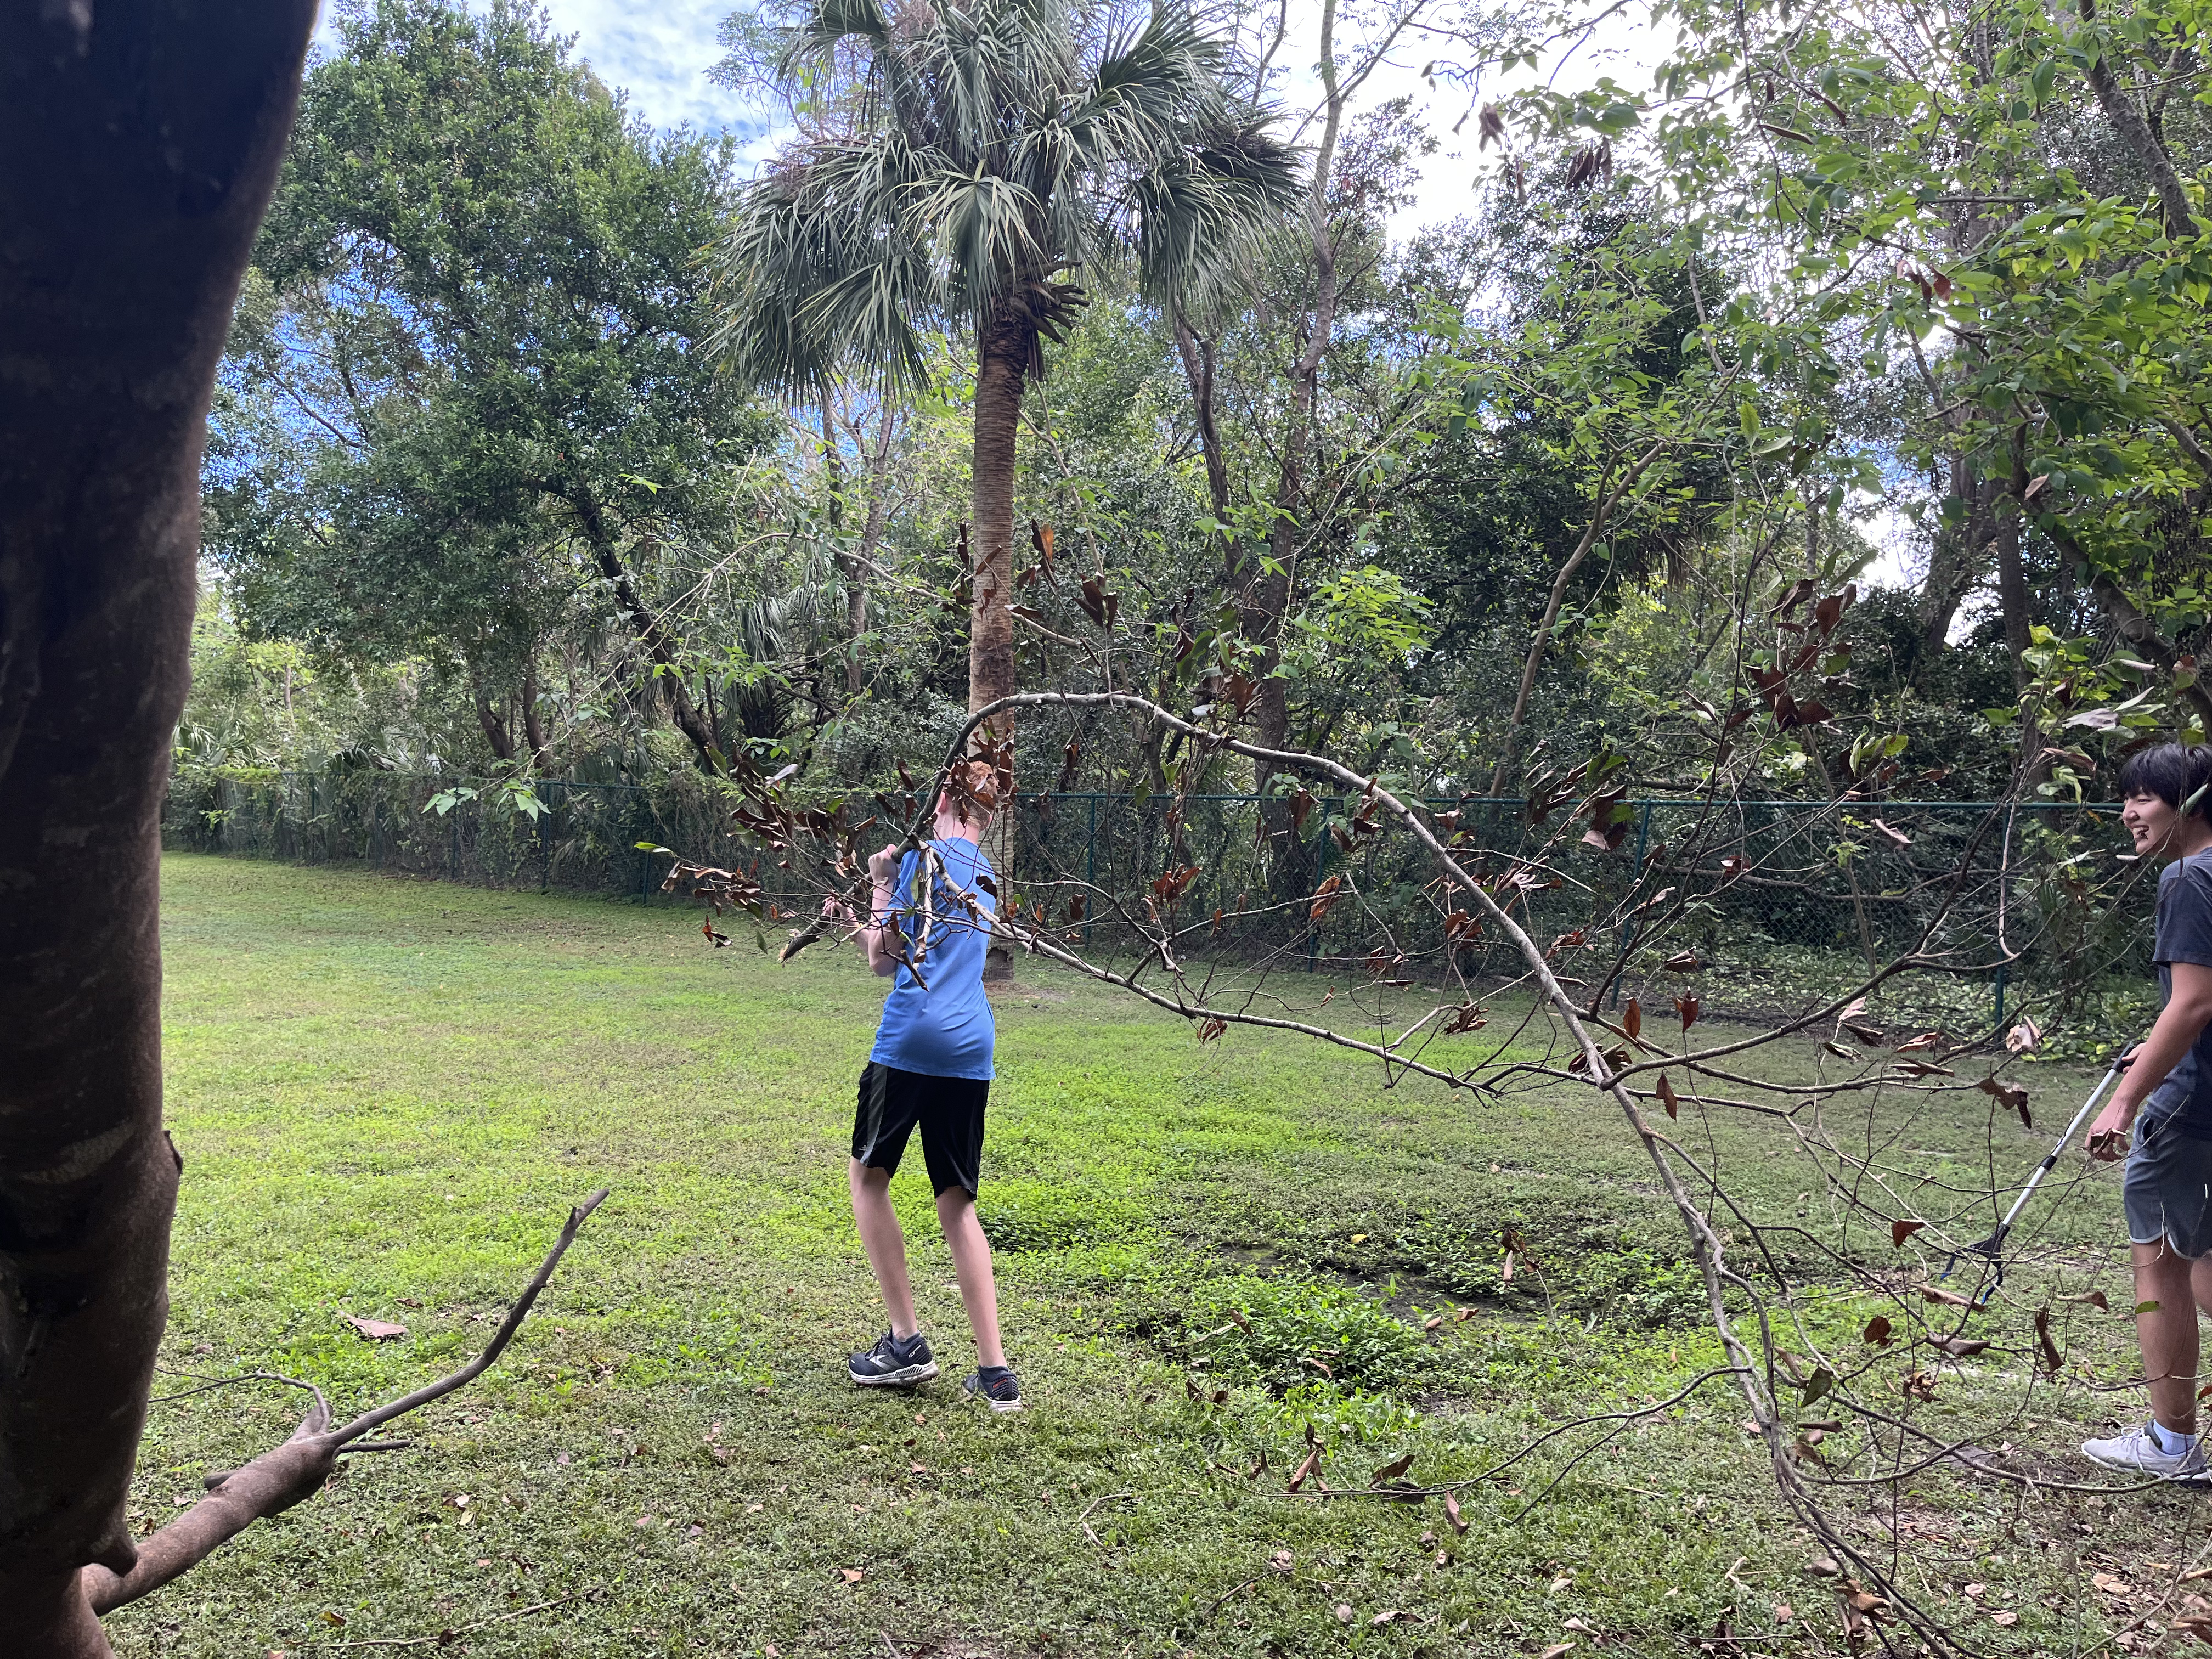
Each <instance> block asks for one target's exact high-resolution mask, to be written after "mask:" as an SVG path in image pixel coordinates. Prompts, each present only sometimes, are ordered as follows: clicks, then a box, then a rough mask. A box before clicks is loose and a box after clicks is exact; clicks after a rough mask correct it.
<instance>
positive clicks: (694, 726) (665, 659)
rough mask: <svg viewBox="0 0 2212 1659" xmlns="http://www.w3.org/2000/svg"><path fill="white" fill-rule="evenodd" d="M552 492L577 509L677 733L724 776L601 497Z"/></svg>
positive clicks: (708, 725) (708, 726) (570, 489)
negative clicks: (652, 671)
mask: <svg viewBox="0 0 2212 1659" xmlns="http://www.w3.org/2000/svg"><path fill="white" fill-rule="evenodd" d="M547 489H548V492H549V493H550V494H553V495H558V496H560V497H561V499H562V500H563V501H567V502H568V505H569V506H570V507H573V508H574V510H575V513H576V522H577V523H578V525H579V526H581V527H582V529H583V532H584V540H585V542H586V544H588V545H589V546H590V548H591V550H592V557H593V559H594V560H596V561H597V562H598V564H599V574H600V575H602V576H604V577H605V579H606V583H607V586H608V587H609V588H611V590H613V592H614V597H615V605H616V607H617V609H618V610H620V611H621V612H622V613H623V620H624V621H625V622H627V623H629V628H630V632H631V633H632V634H633V635H635V636H636V638H637V642H638V643H639V644H640V645H641V646H643V647H645V650H646V654H647V656H649V657H651V658H652V659H653V667H654V668H655V669H656V670H657V671H658V672H657V673H656V674H655V676H654V678H655V680H656V681H657V682H658V684H659V686H660V690H661V693H662V695H663V696H665V698H666V699H667V702H668V717H669V718H670V719H671V720H674V721H675V722H676V729H677V730H678V731H679V732H682V733H683V734H684V737H685V738H689V739H690V744H691V747H692V750H693V751H694V752H695V753H696V755H697V757H698V760H699V769H700V770H701V771H702V772H708V773H714V774H725V773H727V772H728V771H729V770H730V769H731V767H730V762H729V758H728V757H727V756H726V755H725V754H724V753H723V751H722V746H721V744H720V743H719V742H718V741H717V740H716V738H715V736H714V725H713V723H712V722H711V721H709V720H708V718H707V717H706V716H705V715H704V714H701V713H700V712H699V705H698V704H696V703H695V702H692V701H691V694H690V692H689V691H687V690H684V676H683V674H682V673H681V672H680V671H678V668H677V665H676V652H675V647H674V646H673V645H672V644H671V641H670V640H669V638H668V634H667V630H666V629H663V628H662V627H661V625H660V619H659V617H655V616H654V615H653V612H652V611H650V610H648V609H647V606H646V603H645V599H644V596H643V595H641V593H640V592H638V591H637V582H636V580H635V578H633V577H632V576H631V574H629V567H628V566H626V565H625V564H623V562H622V555H621V554H620V553H619V552H617V550H616V549H615V538H614V533H613V531H612V529H611V526H609V525H608V523H607V520H606V513H605V511H604V509H602V508H601V507H600V506H599V499H598V497H596V496H594V495H592V492H591V491H590V490H588V489H585V488H583V487H582V486H581V485H579V484H570V483H566V482H565V481H560V480H556V481H554V482H551V483H549V484H548V485H547Z"/></svg>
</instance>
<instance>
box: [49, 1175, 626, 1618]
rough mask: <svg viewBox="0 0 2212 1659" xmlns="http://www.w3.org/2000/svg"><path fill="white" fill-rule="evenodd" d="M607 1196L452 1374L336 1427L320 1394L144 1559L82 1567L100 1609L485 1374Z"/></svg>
mask: <svg viewBox="0 0 2212 1659" xmlns="http://www.w3.org/2000/svg"><path fill="white" fill-rule="evenodd" d="M606 1195H607V1189H606V1188H604V1187H602V1188H600V1189H599V1191H598V1192H595V1193H593V1194H592V1195H591V1196H590V1197H589V1198H587V1199H586V1200H584V1201H583V1202H582V1203H581V1204H580V1205H578V1206H576V1207H575V1208H574V1209H572V1210H570V1211H569V1212H568V1223H567V1225H564V1226H563V1227H562V1229H561V1236H560V1237H558V1238H556V1239H555V1240H554V1241H553V1248H552V1249H550V1250H548V1251H547V1252H546V1253H545V1259H544V1261H541V1262H539V1263H538V1271H537V1273H535V1274H533V1275H532V1278H531V1280H530V1283H529V1284H528V1285H526V1286H524V1288H523V1291H522V1294H521V1295H520V1296H519V1297H516V1298H515V1301H514V1305H513V1307H511V1308H509V1309H508V1310H507V1317H506V1319H504V1320H503V1321H501V1324H500V1328H499V1330H498V1332H497V1333H496V1334H495V1335H494V1336H493V1337H492V1340H490V1341H489V1343H487V1344H485V1346H484V1349H483V1352H481V1353H479V1354H478V1355H477V1357H476V1358H474V1359H471V1361H470V1362H469V1363H468V1364H465V1365H464V1366H462V1367H461V1368H460V1370H457V1371H454V1372H453V1373H452V1374H451V1375H450V1376H442V1377H441V1378H439V1379H438V1380H437V1381H436V1382H435V1383H428V1384H426V1385H425V1386H423V1387H422V1388H419V1389H416V1390H415V1391H414V1392H413V1393H412V1394H410V1395H403V1396H402V1397H401V1398H399V1399H398V1400H395V1401H392V1402H391V1403H390V1404H389V1405H385V1406H379V1407H377V1408H376V1409H375V1410H374V1411H370V1412H364V1413H362V1414H361V1415H360V1416H359V1417H356V1418H355V1419H353V1420H352V1421H351V1422H350V1423H347V1424H345V1425H343V1426H341V1427H338V1428H335V1429H334V1428H332V1427H331V1408H330V1405H329V1402H328V1401H325V1400H324V1399H323V1398H322V1396H321V1395H320V1394H319V1393H318V1394H317V1395H316V1397H315V1404H314V1407H313V1410H311V1411H309V1412H308V1413H307V1416H306V1417H305V1418H304V1419H302V1420H301V1424H300V1426H299V1427H298V1428H296V1429H295V1430H293V1431H292V1433H291V1436H290V1437H289V1438H288V1439H287V1440H286V1441H285V1442H284V1443H283V1444H282V1445H279V1446H274V1447H271V1448H270V1449H269V1450H267V1451H265V1452H264V1453H262V1454H261V1455H260V1456H258V1457H257V1458H255V1459H254V1460H253V1461H252V1462H250V1463H248V1464H246V1466H245V1467H244V1468H239V1469H232V1470H229V1471H227V1472H225V1473H223V1474H217V1475H211V1476H210V1477H209V1480H208V1484H209V1486H210V1487H212V1488H213V1490H212V1491H210V1492H209V1493H208V1495H207V1496H206V1497H205V1498H202V1499H201V1500H200V1501H199V1502H198V1503H197V1504H193V1505H192V1506H191V1508H190V1509H188V1510H185V1512H184V1513H183V1514H182V1515H180V1516H178V1517H177V1518H176V1519H175V1520H174V1521H172V1522H170V1523H169V1524H168V1525H167V1526H166V1527H163V1528H161V1530H160V1531H158V1532H156V1533H155V1534H152V1535H151V1536H149V1537H147V1538H143V1539H141V1540H139V1541H138V1544H137V1563H136V1565H133V1566H132V1567H131V1571H129V1572H127V1573H116V1572H112V1571H109V1570H108V1569H107V1568H106V1567H102V1566H87V1567H85V1568H83V1569H82V1570H81V1571H80V1572H79V1574H78V1581H77V1582H78V1583H79V1585H80V1587H81V1588H82V1589H83V1592H84V1598H85V1601H87V1602H88V1604H89V1605H90V1606H91V1607H92V1610H93V1612H94V1613H95V1614H106V1613H112V1611H114V1609H116V1608H117V1607H122V1606H123V1605H124V1604H125V1603H126V1602H130V1601H137V1599H138V1598H139V1597H140V1596H142V1595H147V1594H149V1592H151V1591H154V1590H157V1589H161V1586H162V1585H164V1584H166V1583H168V1582H169V1581H170V1580H171V1579H173V1578H175V1577H179V1576H180V1575H182V1574H184V1573H185V1572H189V1571H191V1569H192V1568H194V1567H196V1566H197V1565H199V1564H200V1563H201V1562H202V1561H204V1560H205V1559H207V1558H208V1557H209V1556H210V1555H212V1554H213V1553H215V1552H216V1550H218V1549H220V1548H221V1547H222V1546H223V1545H224V1544H227V1543H228V1542H229V1541H231V1540H232V1539H234V1538H235V1537H237V1536H238V1534H240V1533H241V1532H244V1531H245V1530H246V1528H248V1527H250V1526H252V1524H253V1523H254V1522H256V1521H259V1520H263V1519H264V1518H266V1517H267V1516H272V1515H281V1514H282V1513H283V1511H284V1510H289V1509H290V1508H291V1507H292V1506H293V1505H294V1504H298V1503H301V1502H303V1501H304V1500H306V1499H307V1498H312V1497H313V1496H314V1494H315V1493H316V1492H317V1491H319V1489H320V1488H321V1486H322V1485H323V1483H324V1482H325V1480H329V1479H330V1477H331V1470H332V1469H333V1468H336V1467H337V1460H338V1455H339V1454H340V1453H342V1452H344V1451H347V1450H349V1449H365V1448H364V1447H363V1446H362V1445H361V1444H359V1443H361V1442H362V1437H363V1436H365V1435H367V1434H368V1432H369V1431H370V1430H372V1429H375V1428H378V1427H380V1426H381V1425H384V1424H386V1423H389V1422H391V1421H392V1419H394V1418H397V1417H403V1416H404V1415H405V1414H406V1413H409V1412H411V1411H415V1410H417V1409H419V1408H420V1407H423V1406H427V1405H428V1404H429V1403H430V1402H431V1401H434V1400H439V1399H442V1398H443V1397H444V1396H445V1395H449V1394H451V1393H453V1391H454V1390H455V1389H462V1388H465V1387H467V1386H468V1384H469V1383H472V1382H474V1381H475V1380H476V1379H477V1377H478V1376H482V1375H483V1372H484V1371H485V1370H486V1369H487V1368H488V1367H489V1366H490V1365H491V1364H492V1363H493V1362H494V1361H495V1360H496V1359H497V1358H499V1357H500V1355H501V1353H503V1352H506V1349H507V1344H508V1343H510V1342H512V1341H513V1340H514V1336H515V1333H516V1332H517V1331H519V1330H520V1329H521V1328H522V1322H523V1321H524V1320H525V1319H526V1318H527V1317H528V1316H529V1314H530V1310H531V1307H532V1304H535V1303H536V1302H537V1300H538V1294H539V1292H541V1291H544V1288H545V1286H546V1285H547V1284H548V1283H549V1282H550V1281H551V1279H552V1277H553V1271H554V1269H555V1268H556V1267H559V1266H560V1265H561V1258H562V1256H563V1255H566V1254H567V1253H568V1246H569V1245H570V1244H571V1243H574V1242H575V1237H576V1232H577V1230H578V1229H579V1228H580V1227H581V1226H582V1225H584V1222H585V1220H586V1218H588V1217H589V1216H590V1215H591V1213H592V1211H594V1210H596V1209H598V1208H599V1205H600V1204H601V1202H602V1201H604V1200H605V1198H606Z"/></svg>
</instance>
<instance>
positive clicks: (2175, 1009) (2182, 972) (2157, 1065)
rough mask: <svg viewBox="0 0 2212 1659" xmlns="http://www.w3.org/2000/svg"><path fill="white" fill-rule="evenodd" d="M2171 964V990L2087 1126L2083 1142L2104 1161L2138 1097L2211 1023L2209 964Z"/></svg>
mask: <svg viewBox="0 0 2212 1659" xmlns="http://www.w3.org/2000/svg"><path fill="white" fill-rule="evenodd" d="M2172 969H2173V994H2172V996H2171V997H2169V998H2167V999H2166V1006H2165V1008H2164V1009H2162V1010H2161V1011H2160V1013H2159V1017H2158V1023H2157V1024H2154V1025H2153V1026H2152V1027H2151V1028H2150V1035H2149V1036H2146V1037H2145V1038H2144V1039H2143V1040H2142V1046H2140V1047H2139V1048H2136V1052H2135V1060H2134V1063H2133V1064H2131V1065H2130V1066H2129V1067H2128V1069H2127V1072H2126V1073H2125V1074H2124V1076H2123V1077H2122V1078H2121V1079H2120V1086H2119V1087H2118V1088H2117V1089H2115V1090H2113V1091H2112V1099H2110V1100H2109V1101H2107V1102H2106V1103H2105V1109H2104V1110H2103V1111H2101V1112H2100V1113H2098V1114H2097V1121H2095V1122H2093V1123H2092V1124H2091V1125H2090V1126H2089V1139H2088V1141H2087V1146H2088V1148H2089V1151H2090V1152H2091V1153H2092V1154H2093V1156H2096V1157H2099V1158H2106V1159H2108V1160H2109V1159H2112V1158H2118V1157H2119V1155H2120V1153H2121V1151H2122V1150H2123V1148H2122V1147H2121V1146H2120V1144H2119V1142H2120V1139H2121V1137H2123V1136H2124V1135H2125V1134H2126V1133H2128V1131H2130V1129H2132V1128H2134V1127H2135V1121H2136V1114H2137V1113H2138V1112H2140V1111H2141V1110H2142V1103H2143V1102H2144V1101H2146V1100H2148V1098H2149V1097H2150V1094H2151V1091H2153V1090H2154V1089H2155V1088H2157V1087H2158V1085H2160V1084H2161V1083H2163V1082H2165V1081H2166V1074H2167V1073H2169V1072H2171V1071H2172V1070H2173V1068H2174V1067H2175V1066H2179V1064H2180V1063H2181V1057H2182V1056H2183V1055H2184V1054H2187V1053H2188V1052H2189V1050H2190V1049H2191V1047H2193V1046H2194V1045H2195V1043H2196V1042H2197V1038H2198V1037H2200V1036H2203V1033H2204V1028H2205V1027H2206V1026H2207V1025H2208V1024H2212V967H2208V966H2206V965H2204V964H2203V963H2195V962H2177V963H2172Z"/></svg>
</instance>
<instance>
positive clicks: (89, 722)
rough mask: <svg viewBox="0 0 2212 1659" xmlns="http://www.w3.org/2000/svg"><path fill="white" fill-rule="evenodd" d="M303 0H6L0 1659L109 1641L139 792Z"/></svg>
mask: <svg viewBox="0 0 2212 1659" xmlns="http://www.w3.org/2000/svg"><path fill="white" fill-rule="evenodd" d="M313 21H314V7H313V4H312V3H311V0H259V3H254V4H246V3H244V0H228V3H224V0H215V3H208V0H197V3H196V0H100V4H99V5H98V6H96V7H95V6H94V4H93V3H91V0H45V3H41V4H35V5H34V4H27V3H26V4H19V5H12V6H9V7H6V8H4V9H0V157H4V158H5V161H4V165H0V800H4V801H5V803H6V806H7V810H6V811H4V812H0V1009H4V1010H5V1014H4V1017H0V1376H4V1377H5V1379H6V1383H5V1386H4V1387H0V1653H7V1654H19V1653H20V1654H26V1655H33V1654H34V1655H38V1656H40V1659H84V1656H104V1655H106V1653H107V1652H108V1648H107V1644H106V1638H104V1637H103V1636H102V1635H101V1633H100V1626H99V1625H98V1623H97V1622H96V1621H95V1620H94V1615H93V1611H92V1608H91V1607H90V1605H89V1604H88V1601H86V1599H85V1595H84V1593H83V1591H82V1589H81V1587H80V1585H81V1577H80V1570H81V1569H82V1568H84V1567H86V1566H87V1565H98V1566H100V1567H103V1568H105V1569H106V1570H107V1571H111V1572H112V1573H115V1574H117V1575H118V1576H127V1575H128V1574H129V1573H130V1572H131V1570H132V1568H133V1567H134V1565H135V1564H136V1559H137V1551H136V1548H135V1547H134V1546H133V1543H132V1541H131V1534H130V1528H129V1527H128V1525H127V1523H126V1521H125V1498H126V1496H127V1493H128V1489H129V1484H130V1479H131V1466H132V1462H133V1461H134V1458H135V1456H136V1454H137V1444H138V1437H139V1431H140V1429H141V1426H142V1424H143V1418H144V1413H145V1407H146V1395H147V1390H148V1384H149V1379H150V1376H151V1371H152V1366H153V1364H154V1359H155V1352H156V1348H157V1346H158V1344H159V1342H160V1340H161V1328H162V1325H163V1322H164V1320H165V1318H166V1316H167V1294H166V1290H165V1281H166V1278H167V1266H168V1239H169V1222H170V1217H171V1212H172V1210H173V1205H174V1201H175V1195H176V1183H177V1174H178V1170H179V1158H178V1155H177V1153H176V1152H175V1151H174V1149H173V1147H172V1146H170V1144H169V1142H168V1139H167V1136H166V1135H165V1134H164V1133H163V1131H162V1127H161V1027H160V1000H161V957H160V947H159V939H158V936H157V933H156V915H155V913H156V900H157V897H158V885H159V881H160V851H161V848H160V839H159V828H158V820H159V812H160V805H161V792H162V788H163V786H164V781H165V778H166V775H167V768H168V751H169V744H170V739H171V735H172V732H173V729H174V727H175V724H176V720H177V716H178V713H179V710H180V709H181V708H182V707H183V703H184V696H185V680H186V676H187V671H188V670H187V656H186V653H187V647H188V642H189V638H190V632H191V617H192V605H193V589H194V568H195V564H196V561H197V552H198V531H199V459H200V450H201V445H202V441H203V438H204V430H205V422H206V413H207V405H208V398H209V394H210V389H211V387H212V386H213V383H214V376H215V371H216V364H217V362H218V361H219V360H220V358H221V356H222V345H223V338H224V335H225V332H226V331H227V329H228V324H229V316H230V309H231V306H232V303H233V301H234V299H235V298H236V295H237V289H238V283H239V279H240V276H241V274H242V273H243V271H244V270H245V266H246V258H247V257H248V255H249V253H250V252H251V250H252V241H253V236H254V232H255V230H256V229H257V228H258V225H259V223H260V219H261V215H262V212H263V210H264V208H265V207H266V205H267V203H268V198H269V194H270V190H271V188H272V187H273V185H274V184H275V182H276V167H277V164H278V161H279V160H280V158H281V156H282V154H283V142H284V137H285V134H286V132H287V131H288V130H289V125H290V122H291V118H292V112H293V106H294V103H295V99H296V97H297V95H298V89H299V78H300V66H301V58H302V57H303V55H304V53H305V52H306V49H307V36H308V32H309V30H310V29H311V27H313Z"/></svg>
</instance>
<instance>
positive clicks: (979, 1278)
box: [900, 1187, 1006, 1365]
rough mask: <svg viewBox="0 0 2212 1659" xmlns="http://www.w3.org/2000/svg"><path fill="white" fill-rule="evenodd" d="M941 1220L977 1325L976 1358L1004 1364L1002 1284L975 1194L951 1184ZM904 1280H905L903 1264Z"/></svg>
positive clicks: (943, 1196)
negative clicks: (993, 1264) (994, 1274)
mask: <svg viewBox="0 0 2212 1659" xmlns="http://www.w3.org/2000/svg"><path fill="white" fill-rule="evenodd" d="M937 1220H938V1225H940V1226H942V1227H943V1228H944V1229H945V1243H946V1244H947V1245H949V1246H950V1247H951V1250H952V1271H953V1273H954V1274H955V1275H956V1276H957V1278H958V1279H959V1280H960V1300H961V1302H962V1303H963V1304H964V1305H965V1306H966V1308H967V1310H968V1322H969V1325H971V1326H973V1327H974V1328H975V1358H976V1360H977V1362H978V1363H979V1364H985V1365H1003V1364H1006V1350H1005V1349H1004V1348H1003V1347H1001V1346H1000V1345H999V1286H998V1281H997V1280H996V1279H994V1278H993V1277H992V1276H991V1245H990V1241H989V1240H987V1239H986V1238H985V1237H983V1225H982V1223H981V1222H979V1221H978V1220H976V1219H975V1194H973V1193H971V1192H969V1190H968V1189H967V1188H965V1187H947V1188H945V1190H944V1191H943V1192H941V1193H939V1194H938V1195H937ZM900 1281H901V1283H902V1284H903V1283H904V1281H905V1273H904V1271H903V1267H902V1271H901V1273H900Z"/></svg>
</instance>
